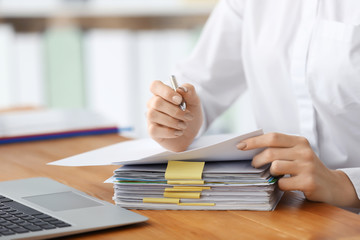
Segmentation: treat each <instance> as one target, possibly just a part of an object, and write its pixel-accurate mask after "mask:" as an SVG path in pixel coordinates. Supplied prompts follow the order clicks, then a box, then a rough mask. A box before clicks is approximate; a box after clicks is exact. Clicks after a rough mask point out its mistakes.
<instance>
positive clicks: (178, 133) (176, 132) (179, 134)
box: [174, 130, 183, 136]
mask: <svg viewBox="0 0 360 240" xmlns="http://www.w3.org/2000/svg"><path fill="white" fill-rule="evenodd" d="M174 134H175V136H181V135H183V131H180V130H178V131H175V133H174Z"/></svg>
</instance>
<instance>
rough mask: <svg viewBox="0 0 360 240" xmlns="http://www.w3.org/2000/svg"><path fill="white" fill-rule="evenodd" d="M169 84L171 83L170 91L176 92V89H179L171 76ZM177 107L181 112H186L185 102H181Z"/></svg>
mask: <svg viewBox="0 0 360 240" xmlns="http://www.w3.org/2000/svg"><path fill="white" fill-rule="evenodd" d="M170 82H171V87H172V89H174V91H175V92H176V89H178V88H179V85H178V83H177V81H176V78H175V76H174V75H171V77H170ZM179 106H180V108H181V110H183V111H185V110H186V102H185V101H182V102H181V103H180V105H179Z"/></svg>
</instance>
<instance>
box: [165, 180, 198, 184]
mask: <svg viewBox="0 0 360 240" xmlns="http://www.w3.org/2000/svg"><path fill="white" fill-rule="evenodd" d="M204 183H205V182H204V181H203V180H168V181H167V184H170V185H203V184H204Z"/></svg>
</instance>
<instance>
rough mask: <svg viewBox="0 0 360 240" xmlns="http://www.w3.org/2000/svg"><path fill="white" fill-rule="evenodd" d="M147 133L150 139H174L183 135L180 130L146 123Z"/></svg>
mask: <svg viewBox="0 0 360 240" xmlns="http://www.w3.org/2000/svg"><path fill="white" fill-rule="evenodd" d="M148 132H149V134H150V136H151V137H152V138H176V137H179V136H182V135H183V134H184V132H183V131H182V130H177V129H173V128H168V127H165V126H162V125H159V124H154V123H150V122H149V123H148Z"/></svg>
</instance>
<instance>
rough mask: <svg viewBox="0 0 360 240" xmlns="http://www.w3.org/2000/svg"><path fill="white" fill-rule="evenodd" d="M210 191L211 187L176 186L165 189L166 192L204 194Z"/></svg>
mask: <svg viewBox="0 0 360 240" xmlns="http://www.w3.org/2000/svg"><path fill="white" fill-rule="evenodd" d="M208 189H210V187H192V186H191V187H187V186H174V187H173V188H165V192H202V191H203V190H208Z"/></svg>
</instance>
